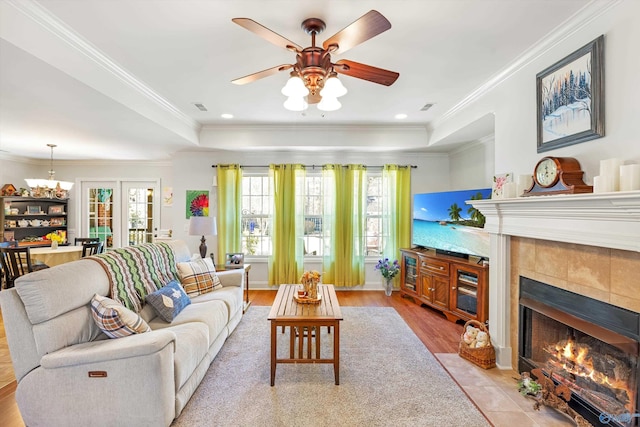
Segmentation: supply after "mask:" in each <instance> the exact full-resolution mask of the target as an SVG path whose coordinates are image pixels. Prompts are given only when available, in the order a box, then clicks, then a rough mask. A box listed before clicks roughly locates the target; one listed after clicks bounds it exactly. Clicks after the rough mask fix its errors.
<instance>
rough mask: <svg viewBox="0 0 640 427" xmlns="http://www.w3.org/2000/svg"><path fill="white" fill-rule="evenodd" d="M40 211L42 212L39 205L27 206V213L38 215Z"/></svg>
mask: <svg viewBox="0 0 640 427" xmlns="http://www.w3.org/2000/svg"><path fill="white" fill-rule="evenodd" d="M40 212H42V208H41V207H40V206H27V215H38V214H39V213H40Z"/></svg>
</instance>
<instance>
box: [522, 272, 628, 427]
mask: <svg viewBox="0 0 640 427" xmlns="http://www.w3.org/2000/svg"><path fill="white" fill-rule="evenodd" d="M519 317H520V322H519V325H520V326H519V334H518V336H519V342H518V370H519V371H520V372H528V371H531V370H532V369H535V368H541V369H542V370H543V371H544V372H545V374H547V375H552V378H553V380H554V382H555V383H556V384H563V385H566V386H568V387H569V388H570V389H571V391H572V393H571V394H572V396H571V400H570V402H569V405H570V406H571V407H572V408H573V409H574V410H575V411H577V412H578V413H580V415H582V416H583V417H584V418H585V419H587V420H588V421H589V422H590V423H591V424H593V425H594V426H597V425H603V424H609V425H617V426H625V427H626V426H638V425H639V424H638V417H637V413H638V412H639V411H640V405H639V403H638V399H639V396H638V379H639V378H640V365H639V363H638V361H639V360H638V359H639V350H640V344H639V338H640V314H639V313H636V312H632V311H630V310H626V309H623V308H620V307H616V306H614V305H611V304H608V303H606V302H603V301H598V300H595V299H592V298H589V297H586V296H582V295H578V294H575V293H572V292H569V291H566V290H564V289H560V288H557V287H554V286H550V285H547V284H544V283H541V282H538V281H535V280H532V279H529V278H527V277H522V276H520V296H519ZM634 415H636V416H635V417H634Z"/></svg>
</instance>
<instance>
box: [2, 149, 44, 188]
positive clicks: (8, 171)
mask: <svg viewBox="0 0 640 427" xmlns="http://www.w3.org/2000/svg"><path fill="white" fill-rule="evenodd" d="M48 170H49V167H48V166H47V167H44V168H43V167H40V166H39V163H38V162H36V161H33V160H30V159H24V158H20V157H15V156H11V155H8V154H5V153H0V187H2V186H3V185H5V184H13V186H14V187H16V189H17V190H20V188H26V187H27V183H26V182H25V181H24V179H25V178H48V176H49V175H48V173H47V171H48Z"/></svg>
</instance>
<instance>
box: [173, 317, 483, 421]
mask: <svg viewBox="0 0 640 427" xmlns="http://www.w3.org/2000/svg"><path fill="white" fill-rule="evenodd" d="M268 313H269V307H256V306H254V307H251V308H250V309H249V311H248V312H247V313H246V314H245V316H244V318H243V319H242V322H241V323H240V325H238V327H237V329H236V330H235V331H234V332H233V334H232V335H231V336H230V337H229V338H228V340H227V342H226V343H225V344H224V347H223V348H222V350H221V351H220V353H219V354H218V355H217V357H216V360H214V362H213V363H212V364H211V367H210V368H209V371H208V372H207V374H206V376H205V378H204V379H203V381H202V382H201V384H200V386H199V387H198V389H197V390H196V392H195V393H194V395H193V397H192V398H191V400H190V401H189V403H188V404H187V406H186V407H185V409H184V410H183V412H182V414H181V415H180V417H178V418H177V419H176V420H175V421H174V422H173V424H172V426H175V427H180V426H218V425H220V426H222V425H224V426H287V427H288V426H305V427H307V426H487V425H489V424H488V422H487V421H486V419H485V418H484V417H483V416H482V414H481V413H480V412H479V411H478V409H477V408H476V407H475V406H474V405H473V404H472V403H471V402H470V401H469V399H468V398H467V397H466V395H465V394H464V393H463V392H462V390H461V389H460V388H459V387H458V386H457V385H456V383H454V382H453V380H452V379H451V377H449V375H448V374H447V373H446V372H445V370H444V369H443V368H442V366H441V365H440V364H439V362H438V361H437V360H436V359H435V358H434V356H433V355H432V354H431V353H430V352H429V351H428V350H427V349H426V348H425V346H424V344H422V342H421V341H420V340H419V339H418V337H417V336H416V335H415V334H414V333H413V331H412V330H411V329H410V328H409V326H408V325H407V324H406V323H405V322H404V321H403V320H402V318H401V317H400V316H399V315H398V313H397V312H396V311H395V310H394V309H393V308H390V307H343V308H342V314H343V317H344V320H343V321H342V323H341V328H340V385H335V384H334V375H333V365H330V364H280V365H278V367H277V371H276V380H275V386H273V387H271V386H270V385H269V380H270V373H269V372H270V371H269V366H270V356H269V355H270V350H269V349H270V336H269V334H270V325H269V321H268V320H267V315H268ZM287 334H288V332H287ZM287 334H282V333H281V332H280V331H278V339H279V350H283V351H284V350H287V349H288V335H287ZM321 342H322V345H323V347H322V351H323V357H324V355H325V354H330V353H325V351H330V350H331V349H330V347H327V348H325V347H324V346H325V345H327V346H329V345H330V344H331V343H332V339H331V336H330V335H327V328H324V327H323V328H322V336H321ZM285 347H286V348H285Z"/></svg>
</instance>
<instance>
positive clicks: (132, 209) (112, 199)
mask: <svg viewBox="0 0 640 427" xmlns="http://www.w3.org/2000/svg"><path fill="white" fill-rule="evenodd" d="M80 187H81V200H80V221H79V227H78V230H79V231H78V236H76V237H95V238H98V239H100V241H102V242H104V244H105V248H106V249H113V248H120V247H125V246H134V245H140V244H143V243H150V242H152V241H153V240H152V239H153V230H154V229H155V228H156V224H159V223H160V221H159V219H160V218H159V212H160V208H159V200H160V199H159V191H158V188H160V183H159V181H157V180H139V181H138V180H102V181H88V180H87V181H81V183H80Z"/></svg>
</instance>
